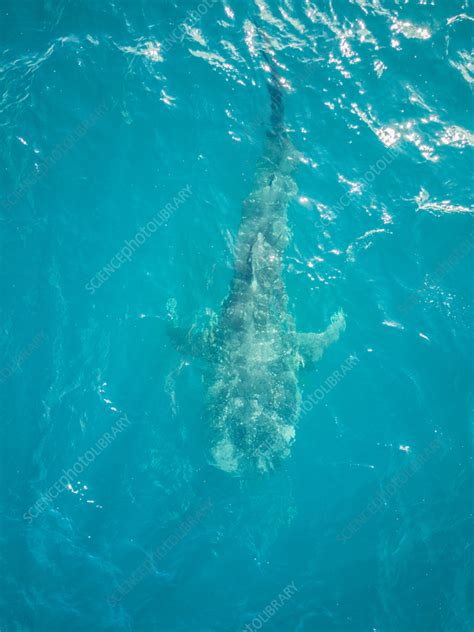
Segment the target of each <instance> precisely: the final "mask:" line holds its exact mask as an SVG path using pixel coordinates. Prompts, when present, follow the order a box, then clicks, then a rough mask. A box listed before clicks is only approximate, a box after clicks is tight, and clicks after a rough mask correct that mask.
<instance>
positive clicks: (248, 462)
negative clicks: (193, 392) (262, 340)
mask: <svg viewBox="0 0 474 632" xmlns="http://www.w3.org/2000/svg"><path fill="white" fill-rule="evenodd" d="M277 375H278V380H277V379H275V380H274V381H272V379H271V378H270V377H269V376H268V375H263V373H262V369H261V367H260V371H257V370H256V371H255V373H254V374H253V378H252V377H251V376H249V375H247V378H248V379H247V380H246V379H245V377H244V376H243V375H241V376H240V378H235V379H234V380H232V379H229V380H226V381H223V382H221V388H220V393H219V398H218V401H219V406H218V407H216V406H215V407H214V410H213V411H212V414H213V418H214V422H216V421H217V423H215V424H214V435H213V447H212V450H211V452H212V461H213V463H214V465H215V466H216V467H218V468H219V469H221V470H224V471H225V472H230V473H233V474H239V475H241V474H244V473H249V472H252V471H254V472H255V471H258V472H268V471H271V470H273V469H275V468H276V467H277V466H278V464H279V463H281V462H282V461H283V460H284V459H286V458H287V457H288V455H289V454H290V446H291V444H292V442H293V440H294V438H295V424H296V420H297V417H298V413H299V407H300V396H299V391H298V390H297V388H296V384H295V383H294V382H293V380H288V383H287V384H285V380H284V374H281V373H280V374H276V373H275V377H276V376H277ZM242 378H244V379H242ZM260 386H261V388H260ZM214 394H215V393H214Z"/></svg>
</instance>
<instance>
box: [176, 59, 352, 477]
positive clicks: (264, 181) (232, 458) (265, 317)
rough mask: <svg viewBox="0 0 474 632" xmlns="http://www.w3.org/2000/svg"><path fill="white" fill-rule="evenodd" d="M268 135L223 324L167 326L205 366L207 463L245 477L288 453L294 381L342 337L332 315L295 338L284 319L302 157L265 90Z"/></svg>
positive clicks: (297, 397) (276, 96) (276, 93)
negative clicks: (292, 205) (293, 202)
mask: <svg viewBox="0 0 474 632" xmlns="http://www.w3.org/2000/svg"><path fill="white" fill-rule="evenodd" d="M268 88H269V93H270V97H271V106H272V107H271V128H270V130H269V131H268V132H267V138H266V140H265V147H264V152H263V156H262V158H261V159H260V161H259V163H258V165H257V169H256V176H255V182H254V187H253V190H252V192H251V194H250V195H249V197H248V198H247V199H246V201H245V202H244V206H243V212H242V219H241V223H240V228H239V232H238V236H237V240H236V245H235V257H234V273H233V279H232V282H231V287H230V290H229V293H228V296H227V298H226V300H225V301H224V303H223V306H222V309H221V314H220V317H218V318H216V319H215V321H214V323H212V324H211V325H210V326H209V327H208V328H207V329H206V330H204V331H202V332H199V331H195V329H194V328H192V329H191V330H189V331H185V330H182V329H180V328H179V327H178V326H177V323H176V320H175V319H174V318H171V319H170V334H171V336H172V337H173V339H174V341H175V344H176V346H177V348H178V349H180V350H182V351H188V352H191V353H193V354H195V355H197V354H204V355H206V356H207V357H208V358H209V360H210V367H211V370H210V375H209V376H208V384H207V396H206V405H207V412H208V417H209V422H210V430H211V433H210V436H211V444H212V445H211V453H212V460H213V463H214V464H215V465H216V466H217V467H219V468H220V469H222V470H224V471H227V472H232V473H242V472H245V471H248V469H249V468H251V469H253V470H255V469H257V470H260V471H268V470H270V469H272V468H273V467H274V466H275V465H276V463H277V462H278V461H280V460H282V459H284V458H285V457H287V456H288V455H289V453H290V445H291V443H292V442H293V440H294V437H295V427H296V424H297V421H298V417H299V414H300V405H301V392H300V389H299V387H298V372H299V370H300V369H301V368H302V367H303V366H308V365H311V364H313V363H314V362H316V361H317V360H318V359H319V358H320V357H321V355H322V353H323V351H324V349H325V348H326V347H327V346H328V345H329V344H330V343H332V342H334V341H335V340H337V339H338V337H339V334H340V332H341V331H342V330H343V329H344V327H345V320H344V315H343V313H342V312H341V311H339V312H338V313H336V314H335V315H334V316H333V317H332V319H331V323H330V325H329V326H328V327H327V329H326V330H325V331H324V332H323V333H303V334H301V333H298V332H297V330H296V327H295V322H294V319H293V317H292V316H291V314H290V313H289V310H288V296H287V292H286V287H285V283H284V280H283V256H284V252H285V249H286V247H287V244H288V241H289V237H290V233H289V228H288V218H287V209H288V203H289V201H290V199H291V198H292V197H293V196H294V195H295V194H296V191H297V189H296V184H295V182H294V180H293V178H292V173H293V172H294V170H295V168H296V166H297V164H298V162H299V161H300V158H299V155H298V154H297V152H295V150H294V148H293V146H292V145H291V143H290V141H289V138H288V135H287V132H286V130H285V128H284V113H283V100H282V91H281V85H280V80H279V77H278V76H277V75H276V73H275V72H274V71H273V70H272V72H271V77H270V79H269V82H268Z"/></svg>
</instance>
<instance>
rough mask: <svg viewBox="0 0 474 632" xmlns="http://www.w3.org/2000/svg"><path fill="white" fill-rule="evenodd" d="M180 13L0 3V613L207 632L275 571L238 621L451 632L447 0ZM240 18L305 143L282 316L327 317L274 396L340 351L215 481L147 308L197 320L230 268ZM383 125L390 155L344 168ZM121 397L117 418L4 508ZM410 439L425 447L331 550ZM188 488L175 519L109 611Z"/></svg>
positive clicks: (73, 623) (191, 399) (467, 42)
mask: <svg viewBox="0 0 474 632" xmlns="http://www.w3.org/2000/svg"><path fill="white" fill-rule="evenodd" d="M195 7H196V5H195V4H194V3H192V2H190V1H189V0H186V2H165V1H164V0H163V1H159V0H156V1H152V0H137V1H134V2H132V1H131V0H130V1H128V2H127V1H126V0H121V1H120V0H114V1H112V0H102V1H95V0H84V1H83V2H78V1H74V0H51V1H46V0H41V1H38V2H33V0H25V2H17V1H16V0H3V2H2V3H1V6H0V47H1V61H0V145H1V150H0V151H1V165H0V187H1V198H2V207H1V208H0V212H1V217H0V219H1V223H0V239H1V267H0V279H1V281H0V283H1V304H0V309H1V321H0V322H1V363H0V364H1V366H2V367H4V368H5V369H6V370H5V371H4V372H3V374H2V375H3V376H4V377H2V381H1V383H0V388H1V409H0V413H1V424H2V441H1V497H0V498H1V507H0V510H1V518H2V527H1V531H0V536H1V546H2V551H1V560H2V562H1V564H2V569H1V571H2V572H1V582H2V590H1V597H0V599H1V611H0V612H1V614H0V629H1V630H2V632H11V631H15V632H17V631H26V630H27V631H30V630H31V631H33V630H34V631H39V632H43V631H44V632H55V631H57V630H68V631H70V632H76V631H78V632H79V631H81V632H82V631H85V630H136V631H138V632H142V631H143V632H145V631H155V630H156V631H160V632H161V631H169V632H171V631H173V632H227V631H229V632H230V631H237V630H241V629H242V628H243V627H244V626H245V625H246V624H247V623H248V622H250V621H251V620H252V619H253V618H254V617H257V615H258V614H259V613H261V612H262V610H263V609H264V608H265V606H266V605H267V604H268V603H269V602H271V601H272V600H274V599H275V598H276V597H277V596H278V594H279V593H281V592H282V590H283V588H284V587H285V586H286V585H287V584H289V583H291V582H294V585H295V586H296V588H297V589H298V590H297V592H296V594H294V596H293V597H292V598H291V600H290V601H288V602H286V603H285V604H284V605H282V607H281V608H280V609H279V610H278V612H277V613H276V614H275V615H274V616H273V617H272V618H271V619H270V620H269V621H268V622H267V623H266V624H265V627H264V629H265V630H268V632H271V631H278V632H287V631H288V632H293V631H295V632H329V631H336V630H337V631H341V632H342V631H356V632H362V631H364V632H365V631H367V632H369V631H370V632H371V631H373V630H376V631H377V632H412V631H417V632H418V631H421V632H424V631H430V632H434V631H449V632H464V631H466V632H468V631H470V630H472V628H473V618H472V613H473V604H472V595H473V583H472V548H470V544H471V542H472V537H471V536H472V522H471V521H470V520H471V518H472V470H471V466H472V438H473V437H472V425H471V423H472V416H471V408H472V406H471V405H472V391H471V390H470V389H471V384H472V378H473V367H472V280H473V279H472V263H473V259H472V248H467V249H466V247H465V244H466V239H467V240H468V242H467V243H468V244H469V243H472V239H471V242H469V235H470V233H471V231H472V216H471V215H470V212H469V211H470V208H471V207H470V200H469V196H470V189H471V187H472V167H473V163H472V144H473V137H472V123H473V120H472V118H473V116H472V115H473V110H472V95H471V85H472V82H473V80H474V70H473V67H474V66H473V57H472V53H471V51H472V33H473V29H472V25H473V24H474V22H473V21H472V17H469V16H470V15H471V16H472V11H471V8H470V7H469V4H468V3H466V2H463V1H460V0H450V1H449V2H448V1H446V2H442V1H441V0H436V1H434V0H433V1H432V2H426V3H424V2H406V3H405V2H389V1H387V0H381V1H380V2H366V1H364V0H359V1H358V2H356V1H353V2H349V1H344V2H342V1H341V2H333V3H330V2H327V1H326V0H324V1H322V2H317V3H316V2H312V1H311V0H308V1H303V0H294V1H292V0H288V1H284V0H268V1H267V2H266V3H264V2H263V0H261V1H260V0H259V1H258V2H257V1H256V2H255V3H254V2H250V1H249V2H243V1H242V2H230V1H229V3H228V4H224V3H223V2H222V0H217V2H215V4H214V5H213V6H212V7H211V8H210V10H209V11H208V12H206V14H205V15H204V16H203V17H202V18H201V19H200V20H199V21H197V22H196V23H195V24H194V26H193V29H194V30H193V29H191V30H188V31H187V33H186V35H185V37H184V38H183V40H182V41H178V42H176V43H175V44H173V45H172V46H169V47H168V49H167V50H165V48H166V47H164V46H163V43H164V41H165V39H166V37H169V36H170V34H171V33H172V32H173V29H175V28H176V27H177V26H178V25H180V24H182V23H183V21H186V20H187V21H188V23H189V14H188V11H190V10H192V9H194V8H195ZM253 20H256V21H257V22H258V24H259V25H260V29H261V30H262V32H263V31H264V32H265V33H266V35H267V46H269V47H271V49H272V50H274V52H275V56H276V59H277V60H278V63H279V64H280V65H281V68H280V71H281V74H282V76H283V77H284V78H285V79H286V81H287V83H288V89H287V90H286V91H285V104H286V123H287V125H288V127H289V128H290V129H291V130H292V139H293V142H294V144H295V146H296V147H297V148H298V149H299V150H300V151H301V152H302V153H303V154H304V156H305V159H306V160H305V162H306V164H302V165H301V167H300V168H299V170H298V172H297V173H296V176H295V177H296V180H297V183H298V187H299V196H298V197H297V198H296V199H295V200H294V201H293V202H292V203H291V206H290V209H289V218H290V226H291V229H292V233H293V237H292V240H291V244H290V247H289V249H288V251H287V255H286V259H285V280H286V283H287V288H288V294H289V297H290V308H291V311H292V312H293V313H294V314H295V317H296V321H297V324H298V327H299V329H300V330H305V331H315V330H321V329H323V328H324V327H325V326H326V324H327V322H328V318H329V317H330V315H331V314H332V313H333V312H334V311H336V310H337V309H338V308H343V309H344V311H345V313H346V317H347V330H346V332H345V333H344V335H343V336H342V337H341V339H340V341H339V342H338V343H337V344H336V345H334V346H333V347H331V348H330V349H329V350H328V352H327V354H326V355H325V357H324V358H323V359H322V360H321V362H320V363H319V364H318V367H317V370H316V371H315V372H313V373H306V374H304V375H302V380H301V388H302V390H303V396H304V397H305V396H307V395H308V394H310V393H312V392H313V391H314V390H315V389H316V388H317V387H318V386H319V385H321V384H322V383H323V382H324V381H325V380H326V378H327V377H328V376H329V375H330V374H331V373H332V372H333V371H334V370H336V369H338V368H339V367H340V365H341V363H342V362H344V361H345V360H346V359H347V357H348V356H349V355H350V354H354V353H356V354H357V355H358V357H359V359H360V362H359V364H358V365H357V366H356V367H355V368H354V369H353V370H352V371H351V372H350V373H349V374H348V375H347V376H346V377H345V378H344V379H343V380H341V381H340V383H339V384H338V385H337V386H336V387H335V388H334V389H333V390H332V391H331V392H330V393H328V394H327V395H326V396H325V397H324V399H323V400H322V401H321V402H320V403H319V404H318V405H317V406H316V407H315V408H314V409H313V410H312V411H310V412H309V413H307V414H305V415H303V417H302V419H301V421H300V425H299V427H298V431H297V437H296V441H295V443H294V446H293V449H292V456H291V458H290V459H289V460H288V461H287V462H286V463H285V465H284V467H282V468H281V469H280V470H278V471H277V472H275V473H273V474H271V475H268V476H264V477H261V476H259V477H256V478H254V479H252V478H248V479H242V478H233V477H229V476H228V475H226V474H224V473H222V472H220V471H218V470H215V469H214V468H212V466H210V465H209V464H208V453H207V445H208V443H207V442H208V437H207V435H206V432H205V428H206V418H205V415H204V411H203V407H202V402H203V395H204V393H203V382H202V371H201V368H202V367H201V366H200V365H199V363H198V362H194V361H189V360H184V359H183V358H181V357H180V356H179V355H178V354H177V353H176V352H175V351H174V349H173V348H172V347H171V345H170V344H169V341H168V340H167V337H166V333H165V330H164V325H163V319H164V317H165V315H166V304H167V301H168V300H169V299H170V298H174V299H176V301H177V306H178V307H177V308H178V311H179V313H180V315H181V316H182V317H183V318H184V319H185V320H187V321H188V322H189V324H191V323H192V322H195V320H196V319H198V320H199V319H202V314H203V313H204V312H205V310H206V309H207V308H211V309H214V310H217V311H218V309H219V305H220V303H221V301H222V299H223V298H224V297H225V295H226V291H227V288H228V284H229V281H230V279H231V275H232V244H233V243H234V240H235V237H236V233H237V230H238V225H239V217H240V208H241V202H242V200H243V199H244V198H245V197H246V195H248V193H249V191H250V188H251V184H252V176H253V170H254V167H255V163H256V161H257V159H258V156H259V153H260V151H261V144H262V140H263V138H264V135H265V131H266V122H267V117H268V111H269V107H268V94H267V91H266V88H265V73H264V71H263V70H262V68H261V62H262V59H261V55H259V50H260V49H261V46H262V41H263V39H262V37H258V35H255V33H254V32H253V28H254V27H253ZM160 44H161V49H160ZM259 47H260V48H259ZM101 104H105V106H106V107H107V108H108V109H107V112H105V114H104V115H103V116H100V117H99V119H98V120H97V121H96V123H95V124H94V125H92V127H91V128H90V129H89V130H88V131H87V133H86V134H85V135H84V136H83V137H82V138H81V139H80V140H78V141H77V142H76V143H74V144H73V146H72V147H71V148H70V149H69V150H68V151H66V152H65V153H64V155H62V156H61V158H60V159H58V160H56V161H55V162H54V164H53V165H52V166H51V167H50V168H49V169H47V170H44V169H43V170H41V168H40V167H38V164H39V162H40V160H41V159H44V158H46V157H48V156H50V155H51V153H52V152H53V150H54V148H55V146H56V145H60V144H61V143H62V142H63V141H64V139H66V138H68V136H69V135H71V133H73V132H74V130H75V129H77V127H78V126H79V125H80V124H81V122H82V121H84V120H86V119H87V117H88V116H89V115H90V114H91V113H92V112H93V111H94V110H95V109H96V108H97V107H98V106H99V105H101ZM392 141H394V144H393V146H392V147H395V148H396V149H397V155H396V157H395V158H394V159H393V160H392V161H391V162H390V164H389V165H388V167H387V168H385V169H384V170H383V171H382V172H381V173H380V174H379V175H378V176H377V177H375V178H372V176H367V173H368V170H369V169H370V167H371V166H372V165H374V164H375V163H376V161H377V160H383V159H384V157H386V156H387V155H389V154H388V151H389V144H390V143H391V142H392ZM35 173H36V174H39V176H38V177H36V178H35V179H33V181H32V184H31V185H28V186H25V184H24V183H25V179H26V178H28V177H31V176H33V175H34V174H35ZM364 174H365V175H364ZM351 183H352V184H351ZM186 185H190V186H191V188H192V196H191V197H190V199H189V200H188V201H187V202H186V203H185V204H183V205H182V206H181V207H180V208H179V209H178V210H176V212H175V213H174V214H173V215H172V217H170V219H169V221H168V222H167V224H166V226H163V227H161V228H160V230H159V231H157V232H156V233H155V234H154V235H153V236H152V237H151V238H150V239H148V240H147V241H146V243H145V244H143V245H142V246H141V247H140V248H139V249H138V250H137V252H136V253H135V254H134V256H133V259H132V261H131V262H129V263H128V262H126V263H125V264H124V265H122V266H121V267H120V269H119V270H117V271H116V272H115V273H114V274H112V275H111V277H110V278H109V279H108V280H107V281H106V282H105V283H104V284H103V285H102V286H101V287H100V288H99V289H98V290H97V291H96V292H95V293H94V294H93V295H92V294H91V293H90V292H88V291H87V290H86V288H85V284H86V283H87V282H88V281H89V280H90V279H91V277H93V275H95V274H96V273H97V272H98V271H99V270H100V269H101V268H102V267H103V266H104V265H106V264H107V263H108V262H109V261H110V259H111V258H112V256H113V255H114V254H115V253H116V252H117V251H118V250H119V249H120V248H121V247H122V246H123V242H124V240H127V239H132V238H133V236H134V235H135V233H136V232H137V230H138V229H139V228H140V226H143V225H144V224H145V223H146V222H147V221H149V220H150V219H151V218H152V217H153V216H154V215H155V213H156V212H157V211H158V210H159V209H160V208H161V207H162V206H163V205H165V204H166V203H168V202H169V201H170V200H171V199H172V198H173V196H174V195H175V194H176V193H177V192H178V191H179V190H180V189H182V188H183V187H184V186H186ZM358 185H359V186H358ZM15 191H17V192H18V191H21V195H17V196H16V197H11V196H12V194H13V196H14V194H15ZM344 194H347V195H348V197H346V198H344V199H345V200H349V202H348V203H347V204H344V205H342V206H341V204H340V203H339V202H340V200H341V197H342V196H343V195H344ZM8 196H10V197H8ZM12 201H13V203H12ZM371 231H376V232H371ZM463 244H464V246H463ZM460 248H461V250H462V253H463V254H462V255H460V254H459V252H460V251H459V249H460ZM453 253H454V254H453ZM450 256H451V262H450V263H449V262H448V263H446V262H447V261H448V260H449V257H450ZM440 265H441V266H442V267H441V268H440ZM41 332H44V335H45V336H46V339H45V340H44V341H43V342H41V344H39V346H38V348H37V349H35V350H33V351H31V352H30V353H28V354H26V355H27V356H28V357H25V354H24V355H23V358H22V359H21V360H18V355H19V354H21V352H22V351H23V350H24V349H25V348H27V347H28V345H29V344H30V343H31V341H32V340H33V339H34V338H35V336H36V335H37V334H39V333H41ZM10 373H11V375H10ZM5 376H7V377H5ZM123 413H125V414H126V415H127V416H128V418H129V419H130V420H131V423H130V426H129V427H127V428H126V430H124V432H123V433H121V434H120V435H119V436H117V438H116V439H115V440H114V441H113V442H112V443H111V444H110V445H109V446H108V447H107V448H106V449H105V450H104V451H103V452H102V453H101V454H100V455H99V456H98V457H97V458H96V459H95V460H94V461H93V462H92V463H91V464H90V465H89V466H88V467H87V468H86V470H85V471H84V472H83V474H82V475H81V476H80V477H79V479H78V480H77V481H75V482H74V484H73V485H72V488H71V489H68V490H66V491H62V492H61V493H60V494H59V495H58V497H57V498H56V499H55V500H54V501H53V502H51V503H50V504H49V505H48V506H47V508H46V509H45V510H44V511H43V512H42V513H41V514H40V515H39V516H38V517H37V518H36V519H35V520H33V521H27V520H25V519H24V517H23V514H24V513H25V512H26V511H27V510H28V508H29V507H30V506H31V505H33V504H34V503H35V502H36V501H37V500H38V498H39V497H40V496H41V494H44V493H45V492H46V491H47V490H48V488H49V487H50V486H51V485H53V484H54V483H55V481H57V479H58V478H59V477H60V476H61V473H62V470H63V469H67V468H70V467H71V466H72V465H73V464H74V463H75V462H76V461H77V459H78V457H79V456H81V455H83V454H84V453H85V452H86V450H88V449H90V447H91V446H93V445H94V444H95V442H96V441H97V440H98V439H99V437H100V436H101V435H102V434H103V433H104V432H107V431H109V430H110V428H111V426H113V424H114V423H115V422H116V421H117V419H118V418H119V417H120V416H121V415H122V414H123ZM435 438H438V439H439V441H440V444H439V445H440V447H439V448H438V449H437V450H436V451H435V452H434V453H433V454H432V455H431V456H430V457H429V458H428V459H427V460H426V463H425V464H424V465H423V466H422V467H421V468H420V469H419V470H418V471H417V472H416V473H415V474H414V475H413V476H411V477H410V478H409V480H408V481H407V482H406V483H405V484H403V485H401V486H399V487H398V489H397V490H396V491H395V492H394V493H392V494H390V495H388V496H387V497H386V503H385V504H384V505H383V507H382V508H381V509H380V510H379V511H378V512H377V513H376V514H375V515H373V516H372V517H371V518H370V519H369V520H367V521H365V522H364V523H363V524H362V526H360V528H359V529H357V530H356V531H355V532H354V533H352V532H351V535H350V537H347V538H341V537H340V534H341V533H347V531H346V532H344V531H343V530H344V529H345V528H346V527H347V525H348V524H350V523H351V521H352V520H353V519H354V518H355V517H356V516H357V515H358V514H360V512H362V511H363V510H364V509H365V508H366V507H367V505H368V503H369V502H370V501H371V500H372V499H373V498H374V497H375V495H376V494H377V492H380V490H383V489H385V487H384V486H386V485H387V482H388V481H390V479H391V478H392V477H393V476H395V475H397V473H400V472H401V471H403V470H404V468H406V467H407V466H408V465H409V464H410V463H412V462H413V460H414V459H415V458H416V457H417V456H419V455H420V454H423V452H424V451H425V450H426V448H427V446H428V445H429V444H430V443H431V442H432V441H433V439H435ZM404 446H409V449H408V450H406V449H401V447H404ZM207 499H209V500H210V501H211V502H212V508H211V510H210V511H208V512H207V513H206V514H205V515H204V516H203V517H202V518H201V519H200V521H199V523H198V524H197V525H196V526H195V527H194V528H193V529H192V530H190V531H189V533H187V534H186V535H185V537H183V538H181V539H180V540H179V542H178V543H177V544H176V546H174V547H173V549H172V550H171V551H170V552H169V553H168V554H167V555H166V556H165V557H164V558H163V559H162V560H159V561H157V562H156V563H155V565H154V568H153V571H152V572H151V573H149V574H148V575H147V576H146V577H144V578H143V580H142V581H141V582H140V583H139V584H138V585H137V586H136V587H135V588H134V589H133V590H132V591H131V592H130V593H129V594H127V595H126V596H125V597H124V598H123V599H122V600H121V601H120V602H119V603H113V602H111V600H110V596H111V595H113V594H114V591H115V590H116V589H117V587H118V586H119V585H120V584H121V583H122V582H124V581H126V580H127V578H128V577H129V576H130V574H131V573H132V572H133V571H134V569H136V568H137V567H138V566H139V565H140V564H142V563H143V561H144V560H146V559H147V557H146V556H147V555H148V554H151V553H152V552H153V551H154V550H155V549H156V547H158V546H159V545H160V543H162V542H163V541H164V540H166V538H167V537H169V536H170V534H173V533H174V532H176V530H177V529H178V528H179V525H180V524H182V522H183V520H185V519H186V517H188V516H189V515H191V514H192V513H193V512H194V511H195V510H196V509H198V508H199V507H200V506H202V504H203V503H204V502H205V501H206V500H207ZM255 629H256V628H255Z"/></svg>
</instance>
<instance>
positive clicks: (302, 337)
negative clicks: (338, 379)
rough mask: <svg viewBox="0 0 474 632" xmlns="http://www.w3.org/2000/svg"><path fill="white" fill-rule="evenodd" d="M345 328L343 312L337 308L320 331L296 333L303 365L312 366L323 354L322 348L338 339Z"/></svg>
mask: <svg viewBox="0 0 474 632" xmlns="http://www.w3.org/2000/svg"><path fill="white" fill-rule="evenodd" d="M345 328H346V319H345V317H344V312H343V311H342V310H339V311H338V312H336V313H335V314H333V316H332V317H331V323H330V324H329V326H328V327H327V328H326V329H325V330H324V331H323V332H322V333H318V334H315V333H304V334H298V351H299V355H300V358H301V363H302V365H303V366H304V367H311V366H313V365H314V364H315V363H316V362H317V361H318V360H319V359H320V358H321V356H322V355H323V353H324V350H325V349H326V347H328V346H329V345H330V344H332V343H333V342H336V340H338V338H339V336H340V335H341V333H342V332H343V331H344V329H345Z"/></svg>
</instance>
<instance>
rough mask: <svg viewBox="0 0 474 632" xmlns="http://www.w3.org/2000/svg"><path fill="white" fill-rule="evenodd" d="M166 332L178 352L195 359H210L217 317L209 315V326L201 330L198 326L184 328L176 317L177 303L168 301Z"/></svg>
mask: <svg viewBox="0 0 474 632" xmlns="http://www.w3.org/2000/svg"><path fill="white" fill-rule="evenodd" d="M167 308H168V314H167V316H168V317H167V323H166V330H167V333H168V336H169V337H170V340H171V342H172V343H173V346H174V347H175V349H176V351H178V352H179V353H182V354H184V355H188V356H193V357H195V358H209V356H210V355H211V354H212V350H213V347H214V330H215V315H214V313H212V314H211V313H208V317H209V321H210V322H209V325H208V326H207V327H206V328H204V329H201V328H199V327H198V326H197V325H196V324H194V325H192V326H191V327H187V328H186V327H182V326H181V325H180V324H179V321H178V318H177V315H176V302H175V301H174V300H171V301H168V304H167Z"/></svg>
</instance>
